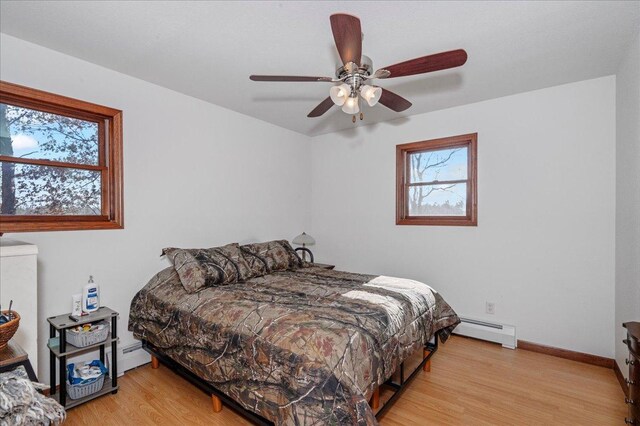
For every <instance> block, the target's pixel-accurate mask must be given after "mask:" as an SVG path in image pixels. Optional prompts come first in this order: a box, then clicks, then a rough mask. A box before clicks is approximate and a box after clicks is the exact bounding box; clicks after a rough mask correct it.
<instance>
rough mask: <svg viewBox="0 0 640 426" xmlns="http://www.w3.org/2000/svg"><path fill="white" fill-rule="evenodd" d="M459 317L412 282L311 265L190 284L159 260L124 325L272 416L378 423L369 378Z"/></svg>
mask: <svg viewBox="0 0 640 426" xmlns="http://www.w3.org/2000/svg"><path fill="white" fill-rule="evenodd" d="M458 322H459V319H458V317H457V315H456V314H455V312H454V311H453V310H452V309H451V307H450V306H449V305H448V304H447V303H446V302H445V301H444V300H443V299H442V297H441V296H440V295H439V294H438V293H437V292H435V291H434V290H432V289H431V288H430V287H428V286H427V285H425V284H422V283H419V282H416V281H411V280H403V279H398V278H392V277H385V276H372V275H363V274H354V273H348V272H340V271H331V270H326V269H321V268H317V267H309V268H301V269H297V270H289V271H280V272H274V273H271V274H268V275H265V276H262V277H258V278H253V279H250V280H248V281H247V282H244V283H237V284H234V285H230V286H221V287H209V288H206V289H204V290H202V291H199V292H198V293H194V294H188V293H187V292H186V291H185V290H184V288H183V287H182V285H181V284H180V281H179V279H178V276H177V274H176V272H175V270H174V269H173V268H167V269H165V270H164V271H162V272H160V273H158V274H157V275H156V276H155V277H154V278H153V279H152V280H151V281H150V282H149V283H148V284H147V285H146V286H145V287H144V288H143V289H142V290H140V291H139V292H138V294H136V296H135V297H134V299H133V301H132V303H131V312H130V316H129V330H131V331H133V333H134V335H135V337H136V338H139V339H145V340H147V341H149V342H150V343H151V344H153V345H154V346H157V347H159V348H162V351H163V353H165V354H166V355H168V356H169V357H171V358H172V359H174V360H175V361H177V362H178V363H180V364H182V365H183V366H185V367H186V368H188V369H189V370H190V371H192V372H194V373H195V374H197V375H198V376H199V377H201V378H204V379H205V380H206V381H208V382H210V383H211V384H212V385H213V386H214V387H216V388H217V389H219V390H221V391H222V392H224V393H226V394H227V395H229V396H230V397H231V398H233V399H234V400H235V401H237V402H239V403H240V404H241V405H242V406H243V407H245V408H246V409H247V410H251V411H253V412H255V413H257V414H259V415H261V416H263V417H265V418H267V419H269V420H271V421H273V422H274V423H275V424H277V425H281V424H286V425H298V424H304V425H325V424H339V425H376V424H377V422H376V419H375V416H374V414H373V412H372V410H371V408H370V407H369V404H368V403H367V401H368V399H369V398H370V397H371V394H372V393H373V391H374V389H375V388H376V386H377V385H378V384H381V383H383V382H384V381H385V380H386V379H388V378H389V377H390V376H391V375H392V374H393V372H394V371H395V369H396V367H397V366H399V364H400V363H401V362H402V361H403V360H404V359H405V358H407V357H408V356H409V355H411V354H412V353H413V352H414V351H415V350H416V349H418V348H421V347H422V346H424V344H425V343H426V342H427V341H428V340H429V339H430V338H431V337H432V336H433V335H434V334H435V332H437V331H439V330H440V331H441V333H440V336H441V340H443V341H444V340H446V338H447V337H448V336H449V334H450V333H451V331H452V330H453V328H454V327H455V326H456V325H457V324H458Z"/></svg>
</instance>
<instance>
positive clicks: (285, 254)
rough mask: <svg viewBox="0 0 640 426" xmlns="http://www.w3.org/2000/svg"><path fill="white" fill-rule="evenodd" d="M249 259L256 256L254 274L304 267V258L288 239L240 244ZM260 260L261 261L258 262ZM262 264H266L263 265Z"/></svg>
mask: <svg viewBox="0 0 640 426" xmlns="http://www.w3.org/2000/svg"><path fill="white" fill-rule="evenodd" d="M240 248H241V249H242V251H243V252H244V253H245V257H246V258H247V260H249V259H251V258H256V260H255V261H254V262H252V264H253V265H254V268H252V271H253V272H254V273H255V274H256V275H254V276H259V275H264V274H266V273H269V272H274V271H282V270H285V269H295V268H300V267H302V260H300V258H299V257H298V254H297V253H296V251H295V250H294V249H293V248H292V247H291V245H290V244H289V242H288V241H287V240H276V241H269V242H266V243H255V244H245V245H243V246H240ZM258 260H260V262H258ZM260 264H262V265H263V266H264V268H263V266H261V265H260Z"/></svg>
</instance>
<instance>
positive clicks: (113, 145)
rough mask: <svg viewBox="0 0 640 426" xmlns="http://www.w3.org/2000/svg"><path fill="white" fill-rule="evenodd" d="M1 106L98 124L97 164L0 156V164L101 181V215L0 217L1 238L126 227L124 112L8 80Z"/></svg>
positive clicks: (0, 85)
mask: <svg viewBox="0 0 640 426" xmlns="http://www.w3.org/2000/svg"><path fill="white" fill-rule="evenodd" d="M0 103H6V104H11V105H16V106H22V107H25V108H31V109H36V110H40V111H45V112H50V113H53V114H58V115H66V116H70V117H74V118H80V119H83V120H87V121H93V122H96V123H98V165H89V164H73V163H64V162H57V161H48V160H36V159H33V160H31V159H23V158H15V157H7V156H0V161H8V162H13V163H23V164H36V165H42V166H55V167H71V168H74V169H85V170H93V171H99V172H100V173H101V178H102V179H101V181H102V187H101V195H102V207H101V208H102V212H101V215H97V216H74V215H60V216H53V215H51V216H46V215H16V216H13V215H0V235H2V234H3V233H5V232H37V231H65V230H66V231H72V230H98V229H122V228H124V207H123V158H122V154H123V153H122V111H120V110H117V109H113V108H109V107H105V106H102V105H97V104H93V103H90V102H85V101H81V100H78V99H73V98H68V97H66V96H61V95H56V94H53V93H49V92H44V91H42V90H37V89H32V88H29V87H25V86H20V85H17V84H13V83H8V82H5V81H0Z"/></svg>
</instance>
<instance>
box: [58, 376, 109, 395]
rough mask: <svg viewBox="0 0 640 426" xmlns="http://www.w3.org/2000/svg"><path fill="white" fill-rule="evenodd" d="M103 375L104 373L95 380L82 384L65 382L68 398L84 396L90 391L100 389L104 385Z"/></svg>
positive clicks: (94, 391) (93, 391)
mask: <svg viewBox="0 0 640 426" xmlns="http://www.w3.org/2000/svg"><path fill="white" fill-rule="evenodd" d="M104 376H105V375H104V374H103V375H102V376H100V377H98V379H97V380H96V381H95V382H91V383H87V384H84V385H72V384H71V383H69V382H67V394H68V395H69V398H71V399H80V398H83V397H85V396H89V395H91V394H92V393H96V392H98V391H99V390H100V389H102V386H104Z"/></svg>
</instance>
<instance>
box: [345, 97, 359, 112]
mask: <svg viewBox="0 0 640 426" xmlns="http://www.w3.org/2000/svg"><path fill="white" fill-rule="evenodd" d="M342 111H344V112H346V113H347V114H357V113H359V112H360V106H359V105H358V97H357V96H356V97H353V98H352V97H349V98H348V99H347V101H346V102H345V103H344V105H342Z"/></svg>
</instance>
